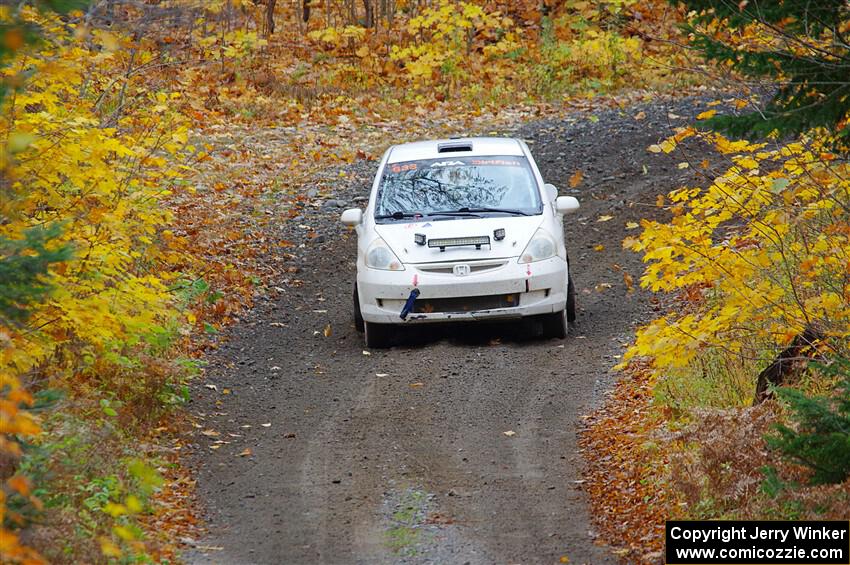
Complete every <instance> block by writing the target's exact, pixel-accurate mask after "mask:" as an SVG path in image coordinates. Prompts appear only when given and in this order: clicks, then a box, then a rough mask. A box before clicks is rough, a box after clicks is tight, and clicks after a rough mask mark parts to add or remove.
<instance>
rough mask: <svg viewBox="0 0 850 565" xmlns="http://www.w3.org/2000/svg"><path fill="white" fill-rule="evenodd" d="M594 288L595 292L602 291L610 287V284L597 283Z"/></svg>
mask: <svg viewBox="0 0 850 565" xmlns="http://www.w3.org/2000/svg"><path fill="white" fill-rule="evenodd" d="M594 288H595V289H596V292H602V291H603V290H605V289H608V288H611V285H610V284H609V283H599V284H598V285H596V286H595V287H594Z"/></svg>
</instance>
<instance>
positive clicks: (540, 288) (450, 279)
mask: <svg viewBox="0 0 850 565" xmlns="http://www.w3.org/2000/svg"><path fill="white" fill-rule="evenodd" d="M489 263H490V265H488V266H487V267H486V268H481V269H480V270H479V269H478V267H477V265H476V266H475V268H473V270H472V272H471V273H470V274H468V275H465V276H455V275H454V274H453V273H452V272H451V269H450V266H448V265H446V266H445V268H443V269H441V268H439V267H440V265H434V264H406V265H405V266H404V267H405V270H404V271H379V270H375V269H369V268H365V267H363V266H360V267H359V268H358V272H357V288H358V293H359V296H360V311H361V313H362V315H363V319H364V320H365V321H367V322H371V323H380V324H402V323H420V322H445V321H474V320H498V319H511V318H521V317H524V316H534V315H537V314H548V313H553V312H560V311H561V310H563V309H564V307H565V305H566V301H567V295H566V292H567V263H566V261H564V260H563V259H561V258H560V257H554V258H552V259H546V260H544V261H538V262H536V263H531V264H530V265H525V264H519V263H517V258H516V257H511V258H508V259H503V260H501V261H496V262H495V263H496V265H493V263H494V262H492V261H490V262H489ZM499 263H502V264H501V265H500V264H499ZM470 264H472V265H475V264H474V263H470ZM414 288H418V289H419V292H420V295H419V298H418V299H417V302H420V301H422V303H428V302H429V301H433V303H434V304H440V303H441V302H442V303H453V304H458V303H459V304H462V303H463V300H446V301H441V300H440V299H462V298H474V297H489V296H506V295H512V297H511V298H510V299H509V300H510V301H511V302H512V303H514V302H518V303H516V305H514V306H510V307H506V308H490V309H480V310H476V309H474V308H475V307H476V306H475V305H476V304H478V303H480V302H482V301H481V300H470V302H469V305H470V306H469V308H468V309H462V308H464V307H463V306H458V307H457V311H450V310H451V309H454V307H452V308H451V309H450V310H445V309H443V311H430V312H428V311H414V312H412V313H410V314H409V315H408V316H407V319H406V320H402V319H401V318H400V317H399V314H400V313H401V310H402V308H403V307H404V303H405V301H406V300H407V298H408V296H409V295H410V292H411V291H412V290H413V289H414ZM513 296H515V297H517V298H518V301H517V300H516V298H513Z"/></svg>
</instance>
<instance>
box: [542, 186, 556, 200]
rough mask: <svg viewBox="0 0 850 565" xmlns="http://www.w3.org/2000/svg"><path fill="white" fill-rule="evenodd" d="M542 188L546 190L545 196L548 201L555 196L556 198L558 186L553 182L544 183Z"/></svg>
mask: <svg viewBox="0 0 850 565" xmlns="http://www.w3.org/2000/svg"><path fill="white" fill-rule="evenodd" d="M543 190H545V191H546V196H547V197H548V199H549V202H552V201H554V200H555V199H556V198H558V188H557V187H556V186H555V185H554V184H549V183H546V184H544V185H543Z"/></svg>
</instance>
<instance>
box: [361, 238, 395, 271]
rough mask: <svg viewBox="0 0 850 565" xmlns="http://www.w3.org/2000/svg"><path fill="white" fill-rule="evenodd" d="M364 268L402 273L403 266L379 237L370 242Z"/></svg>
mask: <svg viewBox="0 0 850 565" xmlns="http://www.w3.org/2000/svg"><path fill="white" fill-rule="evenodd" d="M366 266H367V267H369V268H371V269H381V270H382V271H403V270H404V265H402V264H401V261H399V260H398V257H396V256H395V253H393V251H392V249H390V248H389V247H388V246H387V244H386V243H384V240H383V239H381V238H380V237H379V238H378V239H376V240H375V241H374V242H372V245H370V246H369V250H368V251H366Z"/></svg>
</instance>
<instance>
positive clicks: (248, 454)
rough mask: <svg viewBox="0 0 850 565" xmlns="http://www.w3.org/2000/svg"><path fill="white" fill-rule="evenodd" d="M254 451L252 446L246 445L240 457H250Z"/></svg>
mask: <svg viewBox="0 0 850 565" xmlns="http://www.w3.org/2000/svg"><path fill="white" fill-rule="evenodd" d="M253 453H254V452H253V451H251V448H250V447H246V448H245V449H243V450H242V452H241V453H239V457H249V456H250V455H252V454H253Z"/></svg>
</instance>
